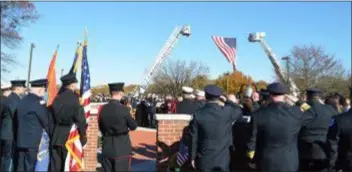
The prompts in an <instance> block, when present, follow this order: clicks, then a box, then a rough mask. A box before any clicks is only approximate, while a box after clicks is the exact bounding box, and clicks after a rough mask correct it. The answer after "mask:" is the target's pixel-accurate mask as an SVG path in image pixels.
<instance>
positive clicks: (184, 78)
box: [151, 60, 209, 96]
mask: <svg viewBox="0 0 352 172" xmlns="http://www.w3.org/2000/svg"><path fill="white" fill-rule="evenodd" d="M208 72H209V68H208V67H207V66H205V65H203V64H202V63H200V62H195V61H191V62H189V63H186V61H181V60H177V61H172V60H168V61H167V62H166V63H165V64H164V66H163V68H162V69H160V71H159V72H158V74H156V76H155V77H154V78H153V85H152V87H151V89H152V90H153V92H155V93H158V94H163V95H166V94H171V95H173V96H177V95H178V94H180V93H181V92H182V86H185V85H187V86H191V85H192V81H194V79H195V78H196V77H198V76H207V74H208Z"/></svg>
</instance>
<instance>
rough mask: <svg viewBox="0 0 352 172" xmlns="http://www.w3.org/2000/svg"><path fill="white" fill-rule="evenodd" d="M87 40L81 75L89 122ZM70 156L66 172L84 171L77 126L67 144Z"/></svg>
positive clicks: (82, 98)
mask: <svg viewBox="0 0 352 172" xmlns="http://www.w3.org/2000/svg"><path fill="white" fill-rule="evenodd" d="M87 45H88V41H87V39H86V40H85V41H84V45H83V52H82V70H81V72H82V74H81V86H80V88H81V90H80V96H81V104H82V106H83V107H84V113H85V117H86V121H87V128H86V129H88V122H89V117H90V96H91V90H90V74H89V65H88V58H87ZM65 146H66V148H67V151H68V154H67V157H66V161H65V171H82V170H83V169H84V161H83V160H84V159H83V158H84V152H83V148H84V146H85V145H83V146H82V145H81V142H80V139H79V133H78V130H77V126H76V125H73V126H72V128H71V131H70V135H69V137H68V141H67V142H66V144H65Z"/></svg>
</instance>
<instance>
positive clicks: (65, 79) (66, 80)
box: [60, 73, 78, 86]
mask: <svg viewBox="0 0 352 172" xmlns="http://www.w3.org/2000/svg"><path fill="white" fill-rule="evenodd" d="M60 80H61V82H62V85H64V86H66V85H70V84H72V83H77V82H78V80H77V78H76V74H74V73H69V74H66V75H64V76H62V77H61V78H60Z"/></svg>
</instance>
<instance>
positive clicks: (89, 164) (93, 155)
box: [84, 108, 99, 171]
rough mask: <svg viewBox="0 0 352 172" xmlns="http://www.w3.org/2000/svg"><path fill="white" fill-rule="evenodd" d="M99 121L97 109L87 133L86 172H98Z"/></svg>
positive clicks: (92, 111)
mask: <svg viewBox="0 0 352 172" xmlns="http://www.w3.org/2000/svg"><path fill="white" fill-rule="evenodd" d="M98 132H99V127H98V120H97V109H95V108H92V110H91V116H90V120H89V127H88V131H87V139H88V142H87V146H86V148H85V149H84V171H96V168H97V156H98V153H97V151H98Z"/></svg>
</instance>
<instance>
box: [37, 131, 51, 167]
mask: <svg viewBox="0 0 352 172" xmlns="http://www.w3.org/2000/svg"><path fill="white" fill-rule="evenodd" d="M49 142H50V138H49V135H48V133H46V131H45V130H44V129H43V134H42V138H41V140H40V144H39V151H38V154H37V162H36V164H35V171H48V167H49V162H50V154H49Z"/></svg>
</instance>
